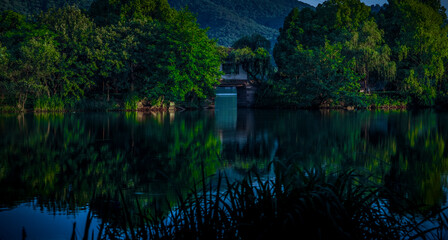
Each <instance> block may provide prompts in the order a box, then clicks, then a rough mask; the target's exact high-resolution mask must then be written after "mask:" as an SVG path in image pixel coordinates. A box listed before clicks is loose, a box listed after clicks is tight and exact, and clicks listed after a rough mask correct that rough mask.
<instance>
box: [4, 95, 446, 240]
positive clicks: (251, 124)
mask: <svg viewBox="0 0 448 240" xmlns="http://www.w3.org/2000/svg"><path fill="white" fill-rule="evenodd" d="M221 100H223V101H222V102H220V101H221ZM227 100H228V99H227ZM227 100H225V99H217V103H216V109H215V110H214V111H198V112H181V113H160V114H143V113H104V114H93V113H88V114H87V113H71V114H59V115H58V114H53V115H51V114H25V115H0V135H1V138H0V239H21V238H22V231H25V232H26V235H27V239H69V238H70V236H71V234H72V229H73V223H74V222H76V228H75V229H76V234H77V235H78V238H81V237H82V236H83V234H84V231H85V223H86V220H87V216H88V215H89V211H90V213H91V214H93V216H94V219H93V222H92V224H91V226H90V229H89V236H91V233H90V232H92V231H94V234H96V231H97V227H98V226H100V225H101V224H102V223H104V222H106V223H107V222H109V221H111V220H110V219H113V216H114V214H115V213H116V212H120V210H121V208H122V207H123V205H122V204H120V202H125V203H127V207H128V210H129V211H130V212H131V213H136V212H137V206H136V203H135V202H136V199H137V200H138V201H139V204H140V205H141V206H143V207H147V208H149V207H151V208H153V207H154V206H156V207H157V209H161V210H160V211H165V210H166V209H167V208H168V204H175V203H176V199H177V194H179V193H180V194H184V193H185V192H187V191H188V190H189V189H191V188H193V186H194V184H195V183H197V182H198V181H199V180H200V179H201V176H202V172H203V171H204V172H205V174H206V175H213V174H216V173H217V172H218V171H226V172H227V173H228V174H230V175H232V176H234V177H239V176H243V175H244V173H245V172H246V171H247V170H248V169H258V170H259V171H260V172H262V173H263V174H269V172H268V171H267V170H266V167H267V166H268V164H269V162H270V161H272V160H274V159H275V160H279V161H283V162H285V163H293V164H299V165H301V166H303V167H306V168H311V167H322V168H325V169H326V171H335V170H338V169H346V168H355V169H358V170H359V171H363V172H365V173H368V174H371V176H372V179H373V180H374V181H377V182H378V183H379V184H382V185H384V186H386V187H388V188H391V189H393V190H394V191H396V192H398V193H400V194H401V195H402V196H404V197H406V198H408V199H411V200H413V201H415V202H417V203H421V204H426V205H428V206H430V207H437V208H440V207H442V206H445V205H446V201H447V199H446V196H447V188H446V187H447V174H448V146H447V140H448V114H447V113H438V112H436V111H434V110H427V111H418V112H410V111H388V112H384V111H380V112H371V111H357V112H347V111H280V110H278V111H276V110H241V109H239V110H237V109H236V102H234V101H233V100H231V101H227ZM105 206H107V208H106V207H105ZM95 236H96V235H95Z"/></svg>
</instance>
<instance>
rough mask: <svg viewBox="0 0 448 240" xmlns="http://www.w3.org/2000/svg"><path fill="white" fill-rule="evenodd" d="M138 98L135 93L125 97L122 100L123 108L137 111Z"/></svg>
mask: <svg viewBox="0 0 448 240" xmlns="http://www.w3.org/2000/svg"><path fill="white" fill-rule="evenodd" d="M139 101H140V100H139V98H138V96H136V95H130V96H128V97H126V99H125V102H124V109H125V110H126V111H137V110H138V102H139Z"/></svg>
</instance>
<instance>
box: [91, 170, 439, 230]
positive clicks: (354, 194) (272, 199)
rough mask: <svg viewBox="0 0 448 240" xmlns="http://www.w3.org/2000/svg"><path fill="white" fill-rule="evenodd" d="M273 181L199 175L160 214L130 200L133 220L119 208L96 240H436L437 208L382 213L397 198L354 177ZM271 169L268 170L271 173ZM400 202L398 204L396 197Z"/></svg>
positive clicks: (300, 174) (319, 175)
mask: <svg viewBox="0 0 448 240" xmlns="http://www.w3.org/2000/svg"><path fill="white" fill-rule="evenodd" d="M275 165H276V171H275V172H276V173H275V177H274V176H270V177H262V176H260V175H258V174H256V173H253V172H252V173H249V174H248V176H247V177H246V178H245V179H244V180H241V181H234V182H232V180H231V179H229V178H228V177H227V176H222V175H220V176H219V177H218V178H217V179H218V180H217V182H215V183H213V182H208V181H207V179H206V178H205V174H203V179H204V180H203V181H202V182H201V184H198V185H195V187H194V188H193V189H192V190H191V193H190V195H188V197H186V198H183V197H182V195H181V194H179V200H178V203H177V204H176V205H175V206H172V207H171V210H170V212H169V213H168V214H166V213H161V212H158V211H157V207H156V206H153V208H151V212H150V211H149V209H150V208H149V206H141V205H140V203H139V202H138V201H137V205H138V211H139V214H138V215H139V216H138V219H139V221H137V222H135V220H134V221H133V220H132V219H136V218H133V217H131V216H130V211H129V210H128V208H127V206H126V204H124V205H123V206H122V220H124V222H125V224H122V225H121V229H119V228H117V227H116V226H117V225H115V227H112V226H114V225H109V226H110V227H109V228H108V227H107V226H106V227H104V223H103V224H102V226H101V231H100V233H99V234H100V235H99V236H98V239H114V238H117V237H118V238H123V237H124V238H126V239H286V238H289V237H290V236H296V237H297V238H304V239H417V238H421V239H443V238H444V232H445V230H446V227H447V226H446V224H445V223H446V220H447V218H446V216H445V214H444V213H443V209H439V210H435V211H432V212H431V213H422V212H419V209H420V208H419V207H416V206H414V207H408V206H409V205H407V206H406V207H403V208H401V209H400V208H397V207H396V206H395V207H394V209H393V210H392V209H390V208H389V206H390V202H391V201H394V200H396V199H397V198H401V197H400V196H396V194H394V193H393V192H390V191H388V190H387V189H385V188H384V187H381V186H378V185H376V184H374V183H373V182H371V181H370V180H369V179H368V177H366V175H364V174H358V173H356V172H355V171H353V170H351V171H345V172H335V173H325V171H324V170H321V169H311V170H306V169H299V168H297V167H291V166H290V167H287V168H286V167H283V169H284V170H281V171H279V170H277V169H278V167H279V166H280V165H279V164H275ZM272 166H273V165H271V167H272ZM400 200H401V199H400Z"/></svg>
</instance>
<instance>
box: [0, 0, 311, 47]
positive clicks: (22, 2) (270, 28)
mask: <svg viewBox="0 0 448 240" xmlns="http://www.w3.org/2000/svg"><path fill="white" fill-rule="evenodd" d="M92 1H93V0H0V11H4V10H14V11H16V12H20V13H23V14H28V15H30V14H38V13H39V12H40V11H46V10H48V9H49V8H52V7H55V8H58V7H62V6H64V5H73V4H75V5H78V6H79V7H80V8H85V9H87V8H88V7H89V6H90V4H91V2H92ZM168 2H169V3H170V5H171V6H172V7H174V8H176V9H181V8H183V7H186V6H187V7H188V8H189V9H190V10H191V11H192V12H193V13H195V14H197V19H198V22H199V24H200V26H201V27H203V28H207V27H208V28H210V30H209V33H208V35H209V36H210V37H211V38H216V39H218V42H219V44H221V45H225V46H230V45H231V44H232V43H233V42H234V41H235V40H237V39H238V38H240V37H242V36H245V35H250V34H253V33H259V34H262V35H263V36H265V37H266V38H268V39H269V40H271V41H275V40H276V38H277V36H278V29H279V28H280V27H281V26H282V25H283V20H284V18H285V17H286V16H287V15H288V13H289V12H290V11H291V9H292V8H294V7H298V8H304V7H311V6H310V5H308V4H305V3H302V2H299V1H296V0H246V1H240V0H168Z"/></svg>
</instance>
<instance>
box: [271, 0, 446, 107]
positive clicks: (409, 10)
mask: <svg viewBox="0 0 448 240" xmlns="http://www.w3.org/2000/svg"><path fill="white" fill-rule="evenodd" d="M376 12H377V13H375V12H373V11H371V9H370V8H369V7H367V6H366V5H364V4H363V3H361V2H360V1H359V0H341V1H336V0H328V1H326V2H324V3H323V4H320V5H318V7H317V8H316V9H315V10H312V9H303V10H301V11H300V10H298V9H294V10H293V11H291V12H290V14H289V15H288V17H287V18H286V19H285V22H284V26H283V28H281V29H280V36H279V37H278V43H277V44H276V45H275V47H274V58H275V61H276V64H277V66H278V74H277V76H276V80H277V81H276V82H274V83H272V86H270V88H271V90H270V91H271V92H272V94H273V95H275V97H274V98H275V99H282V101H283V102H282V103H285V104H293V105H298V106H305V107H309V106H331V105H333V106H334V105H357V106H361V107H368V106H370V105H372V104H373V105H375V104H378V102H375V101H376V100H375V99H374V98H373V97H372V95H371V91H379V90H381V91H382V92H384V91H388V92H389V93H393V94H394V95H395V100H397V99H401V101H402V102H401V103H398V102H399V100H397V101H398V102H397V103H398V104H404V103H412V104H415V105H418V106H433V105H434V103H435V102H436V100H437V99H442V98H443V97H444V96H446V93H447V92H446V90H447V89H446V85H447V77H446V70H445V69H446V67H447V64H448V58H447V56H448V55H447V51H448V27H447V26H446V23H444V20H445V19H446V15H445V9H444V8H443V7H441V5H440V1H429V2H424V3H423V2H421V1H417V0H401V1H398V0H397V1H395V0H391V1H389V4H388V5H385V6H383V7H382V8H381V9H380V10H377V11H376ZM285 97H286V98H285ZM380 105H381V104H380Z"/></svg>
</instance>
